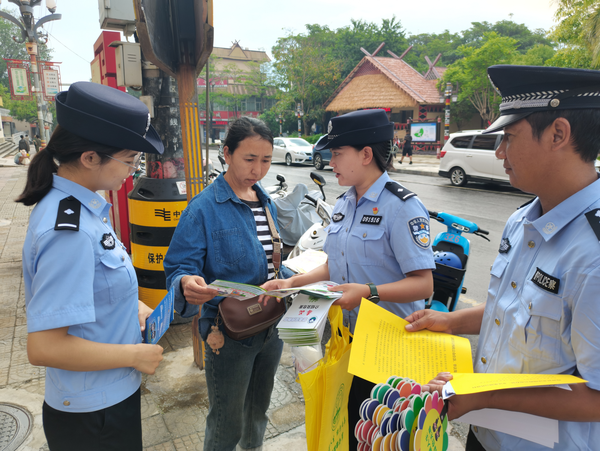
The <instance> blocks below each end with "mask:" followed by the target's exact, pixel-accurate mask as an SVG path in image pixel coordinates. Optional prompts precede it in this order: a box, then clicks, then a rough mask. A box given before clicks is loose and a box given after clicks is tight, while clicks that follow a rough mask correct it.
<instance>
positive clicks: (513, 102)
mask: <svg viewBox="0 0 600 451" xmlns="http://www.w3.org/2000/svg"><path fill="white" fill-rule="evenodd" d="M488 77H489V79H490V81H491V82H492V85H493V86H494V88H496V90H497V91H498V92H499V93H500V95H501V96H502V103H501V104H500V117H499V118H498V119H497V120H496V121H495V122H494V123H493V124H492V125H490V126H489V127H488V128H487V129H486V130H485V132H484V133H493V132H496V131H498V130H502V129H503V128H504V127H506V126H508V125H510V124H513V123H515V122H517V121H520V120H521V119H523V118H525V117H527V116H529V115H530V114H532V113H537V112H541V111H557V110H573V109H587V108H600V71H597V70H588V69H568V68H562V67H541V66H511V65H498V66H491V67H489V68H488Z"/></svg>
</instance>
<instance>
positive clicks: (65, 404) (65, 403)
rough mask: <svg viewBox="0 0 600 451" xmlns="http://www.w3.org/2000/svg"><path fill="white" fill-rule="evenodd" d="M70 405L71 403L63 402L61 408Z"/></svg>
mask: <svg viewBox="0 0 600 451" xmlns="http://www.w3.org/2000/svg"><path fill="white" fill-rule="evenodd" d="M70 405H71V403H70V402H69V401H65V402H63V406H67V407H68V406H70Z"/></svg>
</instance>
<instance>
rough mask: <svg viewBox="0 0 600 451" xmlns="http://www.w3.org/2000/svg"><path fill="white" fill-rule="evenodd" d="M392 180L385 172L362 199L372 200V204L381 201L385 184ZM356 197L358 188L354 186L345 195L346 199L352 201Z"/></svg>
mask: <svg viewBox="0 0 600 451" xmlns="http://www.w3.org/2000/svg"><path fill="white" fill-rule="evenodd" d="M391 180H392V179H391V178H390V176H389V175H388V173H387V172H384V173H383V174H381V176H380V177H379V178H378V179H377V180H376V181H375V183H373V184H372V185H371V186H370V187H369V189H368V190H367V192H366V193H365V194H364V196H363V197H361V200H362V199H367V200H370V201H372V202H377V201H378V200H379V196H380V195H381V192H382V191H383V190H384V189H385V184H386V183H387V182H389V181H391ZM355 197H356V188H355V187H354V186H353V187H352V188H350V189H349V190H348V191H347V192H346V194H344V199H352V198H355Z"/></svg>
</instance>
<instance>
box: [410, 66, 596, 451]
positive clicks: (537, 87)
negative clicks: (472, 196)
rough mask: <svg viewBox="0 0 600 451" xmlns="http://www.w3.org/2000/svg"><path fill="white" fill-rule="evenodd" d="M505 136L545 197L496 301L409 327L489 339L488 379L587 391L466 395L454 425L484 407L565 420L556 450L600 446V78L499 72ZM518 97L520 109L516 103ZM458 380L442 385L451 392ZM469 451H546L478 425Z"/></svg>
mask: <svg viewBox="0 0 600 451" xmlns="http://www.w3.org/2000/svg"><path fill="white" fill-rule="evenodd" d="M488 75H489V78H490V80H491V82H492V83H493V86H494V88H495V89H497V90H498V91H499V92H500V93H501V94H502V103H501V104H500V112H501V113H500V114H501V115H500V117H499V118H498V120H497V121H496V122H494V123H493V124H492V125H491V126H490V127H489V128H488V129H487V130H486V131H485V133H493V132H497V131H499V130H504V135H503V139H502V142H501V143H500V146H499V147H498V149H496V158H498V159H500V160H503V164H504V168H505V170H506V173H507V174H508V176H509V177H510V183H511V185H512V186H514V187H515V188H518V189H520V190H522V191H524V192H527V193H532V194H535V195H536V196H537V197H536V198H535V199H533V201H531V202H528V203H527V204H525V205H523V206H522V207H521V208H519V209H518V210H517V211H516V212H515V213H513V214H512V216H511V217H510V218H509V220H508V222H507V224H506V227H505V228H504V232H503V234H502V241H501V242H500V248H499V253H498V256H497V258H496V260H495V261H494V264H493V265H492V267H491V269H490V274H491V280H490V285H489V289H488V297H487V302H486V303H485V304H481V305H479V306H477V307H472V308H465V309H462V310H457V311H455V312H451V313H441V312H435V311H432V310H423V311H419V312H416V313H415V314H413V315H411V316H410V317H408V318H406V319H407V321H409V322H410V323H411V324H410V325H408V326H407V327H406V328H407V330H411V331H417V330H421V329H426V328H427V329H430V330H433V331H437V332H446V333H451V334H479V341H478V345H477V353H476V357H475V362H474V369H475V372H477V373H526V374H572V375H575V376H579V377H581V378H583V379H585V380H586V381H587V382H586V383H585V384H583V383H582V384H574V385H571V386H570V388H569V389H568V390H564V389H561V388H541V387H539V388H519V389H510V390H498V391H489V392H485V393H477V394H473V395H456V396H453V397H451V398H449V399H448V400H447V402H448V419H449V420H453V419H455V418H458V417H460V416H462V415H464V414H466V413H468V412H470V411H476V410H479V409H484V408H492V409H501V410H509V411H514V412H523V413H529V414H533V415H538V416H541V417H546V418H552V419H555V420H558V443H555V445H554V448H553V449H554V450H556V451H571V450H589V451H591V450H597V449H598V447H599V446H600V410H599V409H598V405H599V403H600V359H598V349H600V322H599V320H598V319H599V318H600V302H599V299H598V293H600V179H599V177H600V174H598V173H597V172H596V170H595V168H594V160H595V159H596V158H597V156H598V149H600V97H599V95H600V72H598V71H593V70H584V69H564V68H556V67H534V66H492V67H490V68H489V69H488ZM515 99H516V100H515ZM451 379H452V375H451V374H449V373H441V374H439V375H438V377H437V378H436V379H434V380H433V381H431V382H430V384H429V385H430V388H431V389H432V390H433V389H440V390H441V387H442V386H443V385H444V384H445V383H446V382H447V381H448V380H451ZM466 449H467V450H468V451H481V450H487V451H492V450H515V451H538V450H539V451H542V450H547V449H549V448H547V447H545V446H542V445H540V444H538V443H533V442H531V441H528V440H525V439H521V438H518V437H515V436H514V435H509V434H506V433H502V432H498V431H494V430H493V429H488V428H483V427H472V428H471V430H470V432H469V437H468V439H467V448H466Z"/></svg>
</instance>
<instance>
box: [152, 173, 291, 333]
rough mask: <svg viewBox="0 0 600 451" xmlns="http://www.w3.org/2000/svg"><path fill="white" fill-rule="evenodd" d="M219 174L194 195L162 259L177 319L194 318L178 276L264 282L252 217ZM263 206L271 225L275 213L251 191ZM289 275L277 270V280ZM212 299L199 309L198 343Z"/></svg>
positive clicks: (209, 320)
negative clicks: (173, 293) (172, 294)
mask: <svg viewBox="0 0 600 451" xmlns="http://www.w3.org/2000/svg"><path fill="white" fill-rule="evenodd" d="M223 175H224V173H221V175H219V177H217V178H216V180H215V181H214V182H213V183H212V184H211V185H209V186H208V187H207V188H206V189H204V190H203V191H202V192H201V193H200V194H198V195H197V196H195V197H194V198H193V199H192V200H191V201H190V203H189V204H188V206H187V208H186V209H185V210H184V211H183V213H182V214H181V218H180V219H179V224H178V225H177V229H176V230H175V233H174V235H173V238H172V239H171V244H170V245H169V250H168V251H167V254H166V256H165V260H164V270H165V275H166V276H167V287H173V286H174V287H175V310H176V311H177V312H178V313H179V314H180V315H181V316H182V317H190V316H194V315H196V314H197V313H198V310H199V306H197V305H193V304H188V303H187V302H186V301H185V298H184V297H183V293H182V292H181V278H182V277H183V276H189V275H198V276H200V277H202V278H204V280H205V281H206V283H207V284H210V283H212V282H213V281H215V280H216V279H222V280H229V281H232V282H239V283H246V284H251V285H262V284H263V283H265V282H266V281H267V277H268V270H267V256H266V254H265V251H264V248H263V246H262V244H261V243H260V241H259V240H258V236H257V234H256V222H255V221H254V214H253V213H252V210H251V209H250V207H248V205H246V204H244V203H243V202H242V201H241V200H240V199H239V198H238V197H237V196H236V194H235V193H234V192H233V190H232V189H231V187H230V186H229V183H227V181H225V179H224V178H223ZM253 188H254V190H255V191H256V194H257V195H258V199H259V200H260V202H261V204H262V205H263V206H267V207H268V208H269V210H270V211H271V215H272V216H273V220H274V221H275V225H277V210H276V209H275V205H274V204H273V202H272V201H271V198H270V197H269V196H268V195H267V193H265V191H264V190H263V189H262V188H261V187H260V186H258V185H254V186H253ZM291 275H292V272H291V271H290V270H289V269H287V268H285V267H284V266H283V265H282V266H281V267H280V276H279V277H281V278H287V277H290V276H291ZM222 299H223V298H222V297H220V296H218V297H215V298H213V299H211V300H210V301H208V302H207V303H205V304H204V305H203V306H202V316H201V320H200V335H201V336H202V338H203V339H204V340H206V337H207V335H208V330H209V328H210V326H211V325H212V324H213V323H214V318H215V317H216V316H217V310H218V308H217V306H218V304H219V302H220V301H221V300H222Z"/></svg>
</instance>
